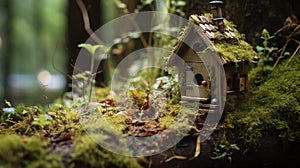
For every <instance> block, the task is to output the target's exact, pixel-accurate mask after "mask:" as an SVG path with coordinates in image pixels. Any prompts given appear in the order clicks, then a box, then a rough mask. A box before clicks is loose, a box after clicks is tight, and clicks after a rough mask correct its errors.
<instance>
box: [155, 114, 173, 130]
mask: <svg viewBox="0 0 300 168" xmlns="http://www.w3.org/2000/svg"><path fill="white" fill-rule="evenodd" d="M158 121H159V124H160V126H161V127H163V128H168V127H169V126H170V125H171V124H173V122H174V117H172V116H165V117H162V118H159V119H158Z"/></svg>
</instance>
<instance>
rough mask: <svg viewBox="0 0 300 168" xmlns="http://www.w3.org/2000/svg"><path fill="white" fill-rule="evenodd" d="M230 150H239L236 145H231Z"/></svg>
mask: <svg viewBox="0 0 300 168" xmlns="http://www.w3.org/2000/svg"><path fill="white" fill-rule="evenodd" d="M230 147H231V149H235V150H240V148H239V147H238V146H237V144H231V145H230Z"/></svg>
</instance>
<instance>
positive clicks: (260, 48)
mask: <svg viewBox="0 0 300 168" xmlns="http://www.w3.org/2000/svg"><path fill="white" fill-rule="evenodd" d="M255 49H256V51H257V52H262V51H263V50H264V48H263V47H261V46H256V47H255Z"/></svg>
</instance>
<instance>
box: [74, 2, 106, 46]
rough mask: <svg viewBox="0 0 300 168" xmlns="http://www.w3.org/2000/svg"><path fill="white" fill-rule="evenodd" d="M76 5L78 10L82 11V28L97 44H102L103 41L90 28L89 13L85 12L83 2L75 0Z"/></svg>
mask: <svg viewBox="0 0 300 168" xmlns="http://www.w3.org/2000/svg"><path fill="white" fill-rule="evenodd" d="M76 3H77V5H78V6H79V8H80V11H81V13H82V19H83V22H84V29H85V31H86V32H87V33H88V34H89V35H90V36H91V38H92V39H93V40H94V41H95V42H96V43H98V44H104V43H103V41H102V40H101V39H100V38H99V37H97V36H96V34H95V33H94V31H93V30H92V29H91V26H90V19H89V15H88V12H87V9H86V7H85V4H84V3H83V1H82V0H76Z"/></svg>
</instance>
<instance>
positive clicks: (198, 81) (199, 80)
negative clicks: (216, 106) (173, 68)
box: [194, 74, 203, 85]
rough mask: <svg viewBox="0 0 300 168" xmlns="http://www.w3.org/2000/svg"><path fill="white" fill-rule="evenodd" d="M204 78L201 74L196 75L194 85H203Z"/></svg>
mask: <svg viewBox="0 0 300 168" xmlns="http://www.w3.org/2000/svg"><path fill="white" fill-rule="evenodd" d="M202 81H203V76H202V75H201V74H196V75H195V77H194V83H195V84H196V85H202Z"/></svg>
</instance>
